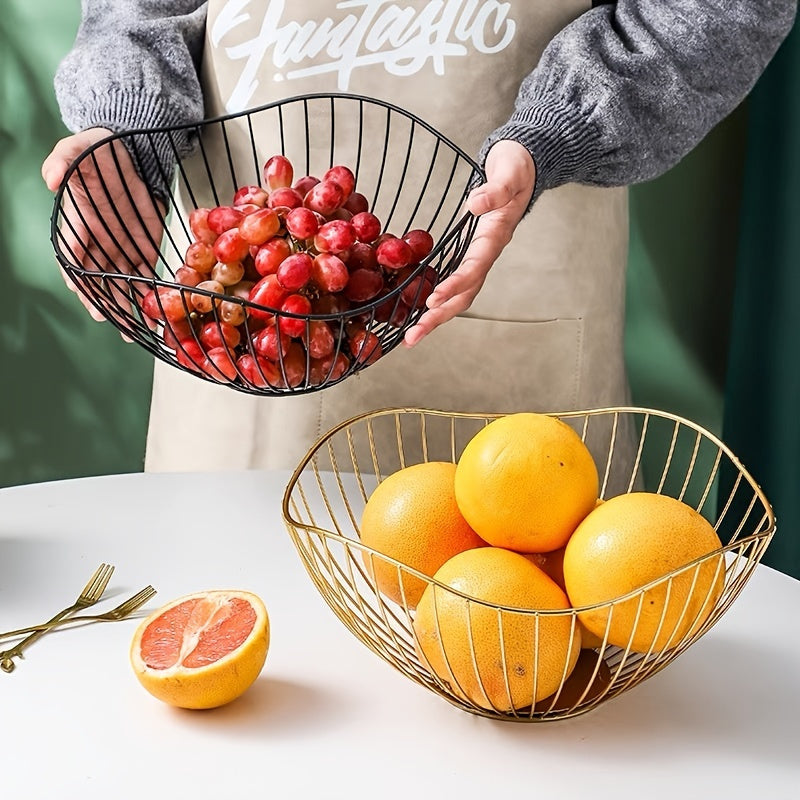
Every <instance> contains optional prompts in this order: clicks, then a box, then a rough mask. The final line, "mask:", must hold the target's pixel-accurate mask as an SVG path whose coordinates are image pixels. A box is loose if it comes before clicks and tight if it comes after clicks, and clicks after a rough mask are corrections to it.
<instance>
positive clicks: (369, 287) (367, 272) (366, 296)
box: [344, 269, 383, 303]
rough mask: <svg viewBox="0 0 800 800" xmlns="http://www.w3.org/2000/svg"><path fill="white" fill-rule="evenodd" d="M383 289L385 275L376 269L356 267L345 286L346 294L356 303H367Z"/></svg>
mask: <svg viewBox="0 0 800 800" xmlns="http://www.w3.org/2000/svg"><path fill="white" fill-rule="evenodd" d="M382 289H383V275H382V274H381V273H380V272H379V271H378V270H374V269H356V270H353V271H352V272H351V273H350V279H349V280H348V281H347V286H345V288H344V296H345V297H346V298H347V299H348V300H352V301H353V302H354V303H366V302H367V301H368V300H372V298H373V297H377V296H378V295H379V294H380V293H381V290H382Z"/></svg>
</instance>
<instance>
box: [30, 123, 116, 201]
mask: <svg viewBox="0 0 800 800" xmlns="http://www.w3.org/2000/svg"><path fill="white" fill-rule="evenodd" d="M110 133H111V131H109V130H106V129H105V128H89V129H88V130H85V131H81V132H80V133H76V134H73V135H72V136H67V137H65V138H63V139H61V140H59V141H58V142H57V143H56V146H55V147H54V148H53V150H52V152H51V153H50V155H48V156H47V158H45V160H44V161H43V162H42V178H43V179H44V182H45V183H46V184H47V188H48V189H49V190H50V191H51V192H54V191H56V189H58V187H59V186H60V184H61V181H62V180H63V179H64V175H65V174H66V172H67V170H68V169H69V166H70V164H72V162H73V161H74V160H75V159H76V158H77V157H78V156H79V155H80V154H81V153H82V152H83V151H84V150H85V149H86V148H87V147H89V146H90V145H92V144H94V143H95V142H96V141H98V140H99V139H101V138H103V137H104V136H107V135H108V134H110Z"/></svg>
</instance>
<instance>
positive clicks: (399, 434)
mask: <svg viewBox="0 0 800 800" xmlns="http://www.w3.org/2000/svg"><path fill="white" fill-rule="evenodd" d="M394 432H395V439H396V441H397V455H398V457H399V458H400V469H405V468H406V451H405V447H404V446H403V429H402V424H401V422H400V413H399V412H395V415H394Z"/></svg>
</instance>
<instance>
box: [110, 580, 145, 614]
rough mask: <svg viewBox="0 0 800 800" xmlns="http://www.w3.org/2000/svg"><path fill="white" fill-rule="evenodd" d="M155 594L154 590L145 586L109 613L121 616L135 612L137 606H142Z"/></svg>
mask: <svg viewBox="0 0 800 800" xmlns="http://www.w3.org/2000/svg"><path fill="white" fill-rule="evenodd" d="M155 593H156V590H155V589H154V588H153V587H152V586H146V587H145V588H144V589H142V590H141V591H140V592H137V593H136V594H135V595H133V597H129V598H128V599H127V600H126V601H125V602H124V603H120V604H119V605H118V606H117V607H116V608H115V609H113V611H112V612H111V613H113V614H120V615H122V616H124V615H127V614H130V613H131V612H132V611H136V609H137V608H139V606H142V605H144V604H145V603H146V602H147V601H148V600H149V599H150V598H151V597H152V596H153V595H154V594H155Z"/></svg>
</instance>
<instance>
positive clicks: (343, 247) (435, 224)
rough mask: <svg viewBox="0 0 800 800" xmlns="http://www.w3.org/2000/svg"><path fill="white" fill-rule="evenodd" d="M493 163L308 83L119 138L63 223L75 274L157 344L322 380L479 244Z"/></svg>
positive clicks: (95, 154) (359, 364)
mask: <svg viewBox="0 0 800 800" xmlns="http://www.w3.org/2000/svg"><path fill="white" fill-rule="evenodd" d="M187 153H188V155H187ZM220 154H222V157H220ZM132 170H133V172H132ZM132 174H133V175H134V176H136V175H138V176H140V177H141V178H143V179H144V180H143V181H139V180H131V178H130V176H131V175H132ZM484 177H485V176H484V175H483V173H482V171H481V169H480V167H479V166H478V165H477V163H475V161H474V160H472V159H471V158H470V157H469V156H468V155H467V154H466V153H465V152H464V151H463V150H461V149H460V148H459V147H458V146H457V145H455V144H454V143H453V142H451V141H449V140H448V139H447V138H446V137H445V136H443V135H442V134H441V133H439V132H438V131H437V130H436V129H434V128H433V127H432V126H431V125H429V124H428V123H426V122H425V121H423V120H422V119H420V118H418V117H416V116H414V115H413V114H411V113H409V112H408V111H405V110H403V109H401V108H399V107H397V106H394V105H392V104H390V103H387V102H384V101H381V100H377V99H373V98H367V97H362V96H358V95H348V94H316V95H304V96H299V97H292V98H288V99H285V100H282V101H279V102H275V103H270V104H267V105H264V106H261V107H259V108H255V109H251V110H248V111H246V112H242V113H238V114H231V115H226V116H222V117H217V118H214V119H208V120H204V121H203V122H201V123H199V124H193V125H184V126H175V127H167V128H152V129H146V130H144V129H143V130H133V131H128V132H124V133H119V134H115V135H113V136H109V137H108V138H106V139H103V140H102V141H100V142H98V143H96V144H95V145H93V146H92V147H90V148H88V149H87V150H86V151H85V152H84V153H82V154H81V155H80V156H79V157H78V159H76V161H75V162H74V163H73V164H72V165H71V167H70V169H69V171H68V172H67V174H66V175H65V177H64V180H63V182H62V185H61V187H60V188H59V191H58V192H57V194H56V199H55V206H54V210H53V215H52V220H51V239H52V243H53V247H54V249H55V253H56V257H57V259H58V261H59V263H60V265H61V266H62V268H63V270H64V272H65V274H66V275H67V277H68V278H69V279H70V280H71V281H72V283H73V284H74V285H75V288H76V290H77V291H79V292H80V293H81V294H82V295H83V296H84V298H86V299H87V300H88V302H89V303H90V304H91V306H93V307H94V308H95V309H96V310H97V311H98V312H99V313H100V314H101V315H102V316H103V317H104V318H105V319H107V320H109V321H110V322H112V323H113V324H114V326H115V327H116V328H117V329H119V331H120V332H121V333H122V334H123V335H124V336H125V337H126V338H128V339H130V340H132V341H134V342H136V343H138V344H139V345H141V346H142V347H144V348H145V349H146V350H148V351H149V352H150V353H151V354H153V355H154V356H155V357H156V358H158V359H161V360H162V361H165V362H167V363H169V364H171V365H173V366H175V367H176V368H178V369H181V370H183V371H186V372H189V373H191V374H194V375H196V376H197V377H199V378H201V379H203V380H205V381H209V382H212V383H217V384H223V385H227V386H229V387H231V388H233V389H235V390H238V391H241V392H245V393H249V394H257V395H286V394H293V393H308V392H313V391H318V390H320V389H324V388H326V387H328V386H331V385H333V384H335V383H338V382H341V381H343V380H344V379H346V378H347V377H348V376H350V375H353V374H355V373H356V372H359V371H361V370H363V369H365V368H366V367H368V366H369V365H370V364H372V363H374V362H375V361H377V360H378V359H379V358H381V357H383V356H384V355H386V354H387V353H388V352H389V351H391V350H392V349H393V348H394V347H396V346H397V345H398V344H399V343H400V342H401V341H402V340H403V337H404V335H405V333H406V331H407V330H408V329H409V328H410V327H411V326H412V325H414V324H415V323H416V322H417V320H418V319H419V317H420V316H421V315H422V314H423V313H424V311H425V308H426V305H425V301H426V299H427V297H428V296H429V295H430V293H431V292H432V291H433V289H434V288H435V287H436V286H437V285H438V284H439V283H440V282H441V281H442V280H443V279H444V278H446V277H447V276H449V275H451V274H452V273H453V272H454V271H455V269H456V268H457V267H458V265H459V264H460V262H461V260H462V259H463V257H464V254H465V252H466V250H467V247H468V246H469V243H470V241H471V239H472V236H473V234H474V231H475V226H476V224H477V219H476V218H475V217H474V216H473V215H471V214H470V213H469V212H468V211H466V210H465V208H464V200H465V198H466V195H467V194H468V192H469V190H470V189H471V188H472V187H473V186H475V185H477V184H478V183H480V182H481V181H482V180H484Z"/></svg>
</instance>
